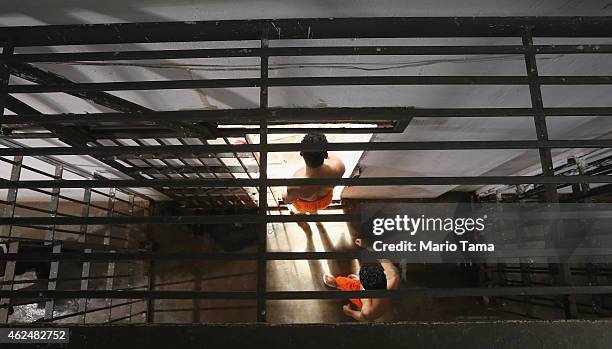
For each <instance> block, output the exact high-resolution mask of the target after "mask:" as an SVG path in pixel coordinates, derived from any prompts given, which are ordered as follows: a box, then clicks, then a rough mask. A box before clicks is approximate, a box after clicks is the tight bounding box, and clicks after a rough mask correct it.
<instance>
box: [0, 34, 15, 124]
mask: <svg viewBox="0 0 612 349" xmlns="http://www.w3.org/2000/svg"><path fill="white" fill-rule="evenodd" d="M14 51H15V48H14V47H13V45H11V44H10V43H4V46H3V47H2V57H3V58H9V57H10V56H11V55H12V54H13V52H14ZM10 77H11V74H10V71H9V69H8V66H7V65H6V64H1V65H0V116H4V109H5V108H4V107H5V106H6V101H7V100H8V86H9V80H10Z"/></svg>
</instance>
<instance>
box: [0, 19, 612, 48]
mask: <svg viewBox="0 0 612 349" xmlns="http://www.w3.org/2000/svg"><path fill="white" fill-rule="evenodd" d="M525 27H529V28H531V30H532V33H533V36H536V37H538V36H545V37H612V29H611V28H612V19H611V18H610V17H596V16H593V17H377V18H300V19H258V20H225V21H202V22H191V21H190V22H148V23H113V24H93V25H92V24H78V25H53V26H23V27H4V28H0V41H2V42H11V43H12V44H13V45H15V46H48V45H80V44H88V45H94V44H118V43H144V42H147V43H148V42H176V41H180V42H190V41H216V40H222V41H230V40H261V38H262V37H267V38H268V39H272V40H274V39H332V38H347V39H354V38H409V37H413V38H420V37H504V36H505V37H507V36H520V35H521V30H522V29H523V28H525Z"/></svg>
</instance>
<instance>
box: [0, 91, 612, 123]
mask: <svg viewBox="0 0 612 349" xmlns="http://www.w3.org/2000/svg"><path fill="white" fill-rule="evenodd" d="M28 86H29V85H28ZM544 113H545V114H546V115H547V116H549V117H558V116H612V107H571V108H544ZM413 117H428V118H429V117H442V118H448V117H469V118H474V117H533V109H532V108H414V107H364V108H270V109H267V110H259V109H225V110H178V111H148V112H147V111H143V112H129V111H126V112H123V113H91V114H45V115H44V116H43V115H42V114H39V113H35V114H32V113H20V115H14V116H12V115H11V116H5V117H3V118H2V124H5V125H18V124H40V125H47V124H49V125H53V124H60V123H66V124H74V125H79V124H80V125H91V124H94V123H101V122H115V123H116V122H119V123H122V124H125V123H130V122H135V123H137V122H152V121H160V120H164V119H168V120H171V119H172V120H181V121H224V122H227V123H259V122H260V120H261V119H262V118H265V119H266V120H268V123H271V122H285V123H297V122H299V121H302V122H312V121H336V122H337V121H356V120H369V121H374V120H379V121H384V120H390V121H396V120H401V119H410V118H413ZM270 130H274V129H273V128H270Z"/></svg>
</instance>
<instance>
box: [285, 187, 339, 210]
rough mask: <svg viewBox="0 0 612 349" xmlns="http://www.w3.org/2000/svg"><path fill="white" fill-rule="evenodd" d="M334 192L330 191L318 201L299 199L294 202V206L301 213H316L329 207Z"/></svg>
mask: <svg viewBox="0 0 612 349" xmlns="http://www.w3.org/2000/svg"><path fill="white" fill-rule="evenodd" d="M332 197H333V192H332V191H330V192H329V193H327V195H325V196H324V197H323V198H321V199H319V200H316V201H306V200H302V199H297V200H295V201H294V202H293V207H295V209H296V210H297V211H298V212H300V213H316V212H317V211H318V210H322V209H324V208H327V206H329V205H330V204H331V202H332Z"/></svg>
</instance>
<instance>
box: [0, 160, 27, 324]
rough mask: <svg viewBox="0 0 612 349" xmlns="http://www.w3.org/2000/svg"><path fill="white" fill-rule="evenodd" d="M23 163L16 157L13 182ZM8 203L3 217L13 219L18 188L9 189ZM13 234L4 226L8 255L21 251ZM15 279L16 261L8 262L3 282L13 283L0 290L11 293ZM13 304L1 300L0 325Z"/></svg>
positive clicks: (9, 226)
mask: <svg viewBox="0 0 612 349" xmlns="http://www.w3.org/2000/svg"><path fill="white" fill-rule="evenodd" d="M22 162H23V157H22V156H15V157H14V158H13V165H12V168H11V178H10V179H11V181H18V180H19V178H20V177H21V164H22ZM6 201H7V202H9V203H10V206H8V207H6V208H5V209H4V212H3V217H8V218H11V217H13V216H14V215H15V203H16V201H17V188H13V189H9V190H8V191H7V194H6ZM12 232H13V226H12V225H3V226H2V235H3V236H7V237H8V239H7V240H6V241H7V243H8V246H7V250H8V251H7V252H8V253H17V251H18V250H19V241H12V240H11V235H12ZM14 278H15V261H7V262H6V264H5V265H4V278H3V281H11V283H10V284H9V283H7V284H5V285H4V286H2V287H0V289H2V290H5V291H10V290H12V289H13V281H14ZM10 304H11V300H10V298H3V299H0V323H7V322H8V316H9V307H10Z"/></svg>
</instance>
